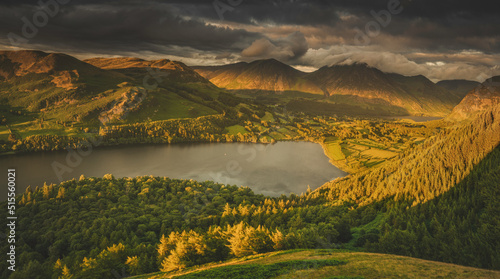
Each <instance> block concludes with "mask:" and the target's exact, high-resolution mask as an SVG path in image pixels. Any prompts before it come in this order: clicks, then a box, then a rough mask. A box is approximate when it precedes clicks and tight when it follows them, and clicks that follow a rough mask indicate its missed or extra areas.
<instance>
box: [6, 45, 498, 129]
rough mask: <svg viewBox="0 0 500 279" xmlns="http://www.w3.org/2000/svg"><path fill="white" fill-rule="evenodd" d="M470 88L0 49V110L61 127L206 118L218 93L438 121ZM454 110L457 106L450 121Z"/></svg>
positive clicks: (266, 65) (415, 79) (325, 70)
mask: <svg viewBox="0 0 500 279" xmlns="http://www.w3.org/2000/svg"><path fill="white" fill-rule="evenodd" d="M151 85H153V86H152V87H151ZM474 87H477V83H476V82H471V81H463V80H454V81H441V82H439V83H437V84H435V83H433V82H432V81H430V80H429V79H427V78H426V77H424V76H421V75H420V76H411V77H408V76H403V75H399V74H394V73H384V72H382V71H380V70H378V69H376V68H373V67H369V66H367V65H366V64H352V65H334V66H330V67H328V66H325V67H322V68H320V69H318V70H317V71H314V72H311V73H306V72H302V71H299V70H297V69H295V68H293V67H291V66H289V65H286V64H284V63H282V62H280V61H278V60H275V59H268V60H257V61H254V62H251V63H246V62H240V63H236V64H229V65H223V66H194V67H190V66H187V65H185V64H183V63H181V62H176V61H170V60H167V59H162V60H154V61H146V60H143V59H139V58H92V59H87V60H84V61H81V60H79V59H77V58H74V57H72V56H69V55H66V54H62V53H45V52H41V51H31V50H23V51H2V52H0V97H1V98H2V100H4V102H3V106H4V107H3V110H5V111H10V110H13V109H15V110H21V111H22V110H25V111H26V114H29V113H40V112H41V113H43V114H44V115H45V117H48V118H52V119H56V120H60V121H63V122H64V121H66V122H68V121H69V122H72V121H77V122H78V121H90V122H93V123H98V122H97V121H98V120H99V121H100V122H101V123H107V122H110V121H113V119H114V120H117V121H144V120H147V119H151V120H161V119H168V118H179V117H180V118H182V117H196V116H201V115H208V114H215V113H217V112H222V111H223V110H224V107H225V105H224V104H222V103H220V102H218V101H215V103H213V102H212V101H214V100H216V99H217V98H218V96H219V95H220V94H221V92H223V91H228V92H230V93H234V94H237V95H242V94H243V95H245V97H247V99H248V97H250V100H251V99H252V98H257V97H259V96H264V97H265V96H267V97H269V96H271V97H272V98H275V99H276V102H277V103H279V104H284V105H288V106H289V108H290V110H298V111H303V112H313V113H314V112H316V113H334V114H335V113H336V114H347V113H349V112H352V113H353V114H361V115H363V112H369V113H367V114H366V115H378V114H380V115H423V116H439V117H444V116H446V115H448V114H449V113H450V112H451V111H452V110H453V108H454V107H455V106H456V105H457V104H459V103H460V101H462V99H463V97H464V96H465V94H466V93H467V92H468V90H469V89H470V88H474ZM146 89H147V90H146ZM144 90H146V91H144ZM140 92H143V93H140ZM145 92H147V94H144V93H145ZM297 93H300V94H297ZM485 94H486V93H484V94H480V95H477V94H476V95H470V96H468V97H466V98H465V99H464V102H465V103H464V104H463V105H462V106H465V104H467V106H468V107H469V109H472V106H471V103H475V102H477V101H478V100H483V99H484V98H483V97H478V96H483V95H484V96H486V95H485ZM146 95H147V96H146ZM490 95H491V94H490ZM490 95H488V96H490ZM473 96H476V97H473ZM210 102H212V103H210ZM458 111H462V112H464V111H466V109H465V108H462V109H460V110H457V111H455V112H454V115H458V114H459V112H458ZM6 114H8V113H6ZM466 116H467V113H465V114H463V115H462V116H461V117H466ZM5 117H7V118H9V115H7V116H5Z"/></svg>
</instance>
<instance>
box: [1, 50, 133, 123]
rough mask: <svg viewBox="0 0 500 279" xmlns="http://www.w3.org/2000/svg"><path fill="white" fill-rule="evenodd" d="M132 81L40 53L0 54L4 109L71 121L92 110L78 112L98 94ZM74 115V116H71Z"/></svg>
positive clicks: (65, 57) (61, 56) (60, 56)
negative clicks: (43, 114) (13, 109)
mask: <svg viewBox="0 0 500 279" xmlns="http://www.w3.org/2000/svg"><path fill="white" fill-rule="evenodd" d="M128 81H131V79H130V78H129V77H127V76H124V75H122V74H120V73H117V72H112V71H106V70H102V69H100V68H97V67H95V66H92V65H90V64H87V63H85V62H83V61H80V60H78V59H76V58H74V57H72V56H69V55H66V54H62V53H45V52H41V51H30V50H23V51H2V52H0V98H2V99H3V100H4V102H3V105H4V106H7V108H5V109H6V110H9V107H10V108H18V109H20V110H26V111H28V112H32V113H38V112H41V111H43V112H44V113H46V114H48V115H47V116H49V117H54V118H58V119H60V120H63V121H71V120H76V119H77V118H80V117H81V116H84V115H87V114H89V113H90V112H91V111H92V110H93V108H91V107H89V106H87V107H80V108H79V109H76V110H75V109H70V108H76V107H78V106H79V105H82V104H83V103H86V102H87V101H88V99H89V98H90V99H91V98H93V97H92V96H95V95H97V94H99V93H103V92H106V91H108V90H113V89H116V88H118V85H119V84H122V88H125V87H127V86H125V84H126V83H125V82H128ZM72 112H75V113H72Z"/></svg>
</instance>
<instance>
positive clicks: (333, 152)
mask: <svg viewBox="0 0 500 279" xmlns="http://www.w3.org/2000/svg"><path fill="white" fill-rule="evenodd" d="M323 147H324V149H325V152H326V154H327V156H328V157H330V158H331V159H332V160H334V161H339V160H345V154H344V153H343V152H342V147H341V146H340V144H339V143H338V142H329V143H326V144H324V146H323Z"/></svg>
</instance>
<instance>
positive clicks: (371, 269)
mask: <svg viewBox="0 0 500 279" xmlns="http://www.w3.org/2000/svg"><path fill="white" fill-rule="evenodd" d="M132 278H155V279H159V278H179V279H181V278H182V279H187V278H235V279H237V278H255V279H258V278H324V279H327V278H500V272H499V271H492V270H484V269H478V268H472V267H465V266H459V265H454V264H447V263H441V262H433V261H427V260H421V259H415V258H410V257H403V256H396V255H387V254H377V253H364V252H348V251H342V250H329V249H328V250H327V249H322V250H291V251H284V252H272V253H267V254H262V255H257V256H251V257H247V258H243V259H238V260H233V261H228V262H224V263H218V264H210V265H206V266H199V267H193V268H191V269H188V270H184V271H181V272H176V273H151V274H145V275H141V276H137V277H132Z"/></svg>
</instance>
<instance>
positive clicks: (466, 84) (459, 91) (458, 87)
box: [436, 79, 481, 98]
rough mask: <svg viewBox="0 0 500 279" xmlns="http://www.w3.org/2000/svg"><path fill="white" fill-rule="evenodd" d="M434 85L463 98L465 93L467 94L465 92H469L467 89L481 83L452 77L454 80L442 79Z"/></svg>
mask: <svg viewBox="0 0 500 279" xmlns="http://www.w3.org/2000/svg"><path fill="white" fill-rule="evenodd" d="M436 85H437V86H440V87H442V88H444V89H446V90H448V91H450V92H452V93H454V94H455V95H457V96H461V97H462V98H463V97H465V95H467V93H469V91H471V90H472V89H474V88H476V87H477V86H479V85H481V83H480V82H477V81H472V80H464V79H454V80H442V81H439V82H437V83H436Z"/></svg>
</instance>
